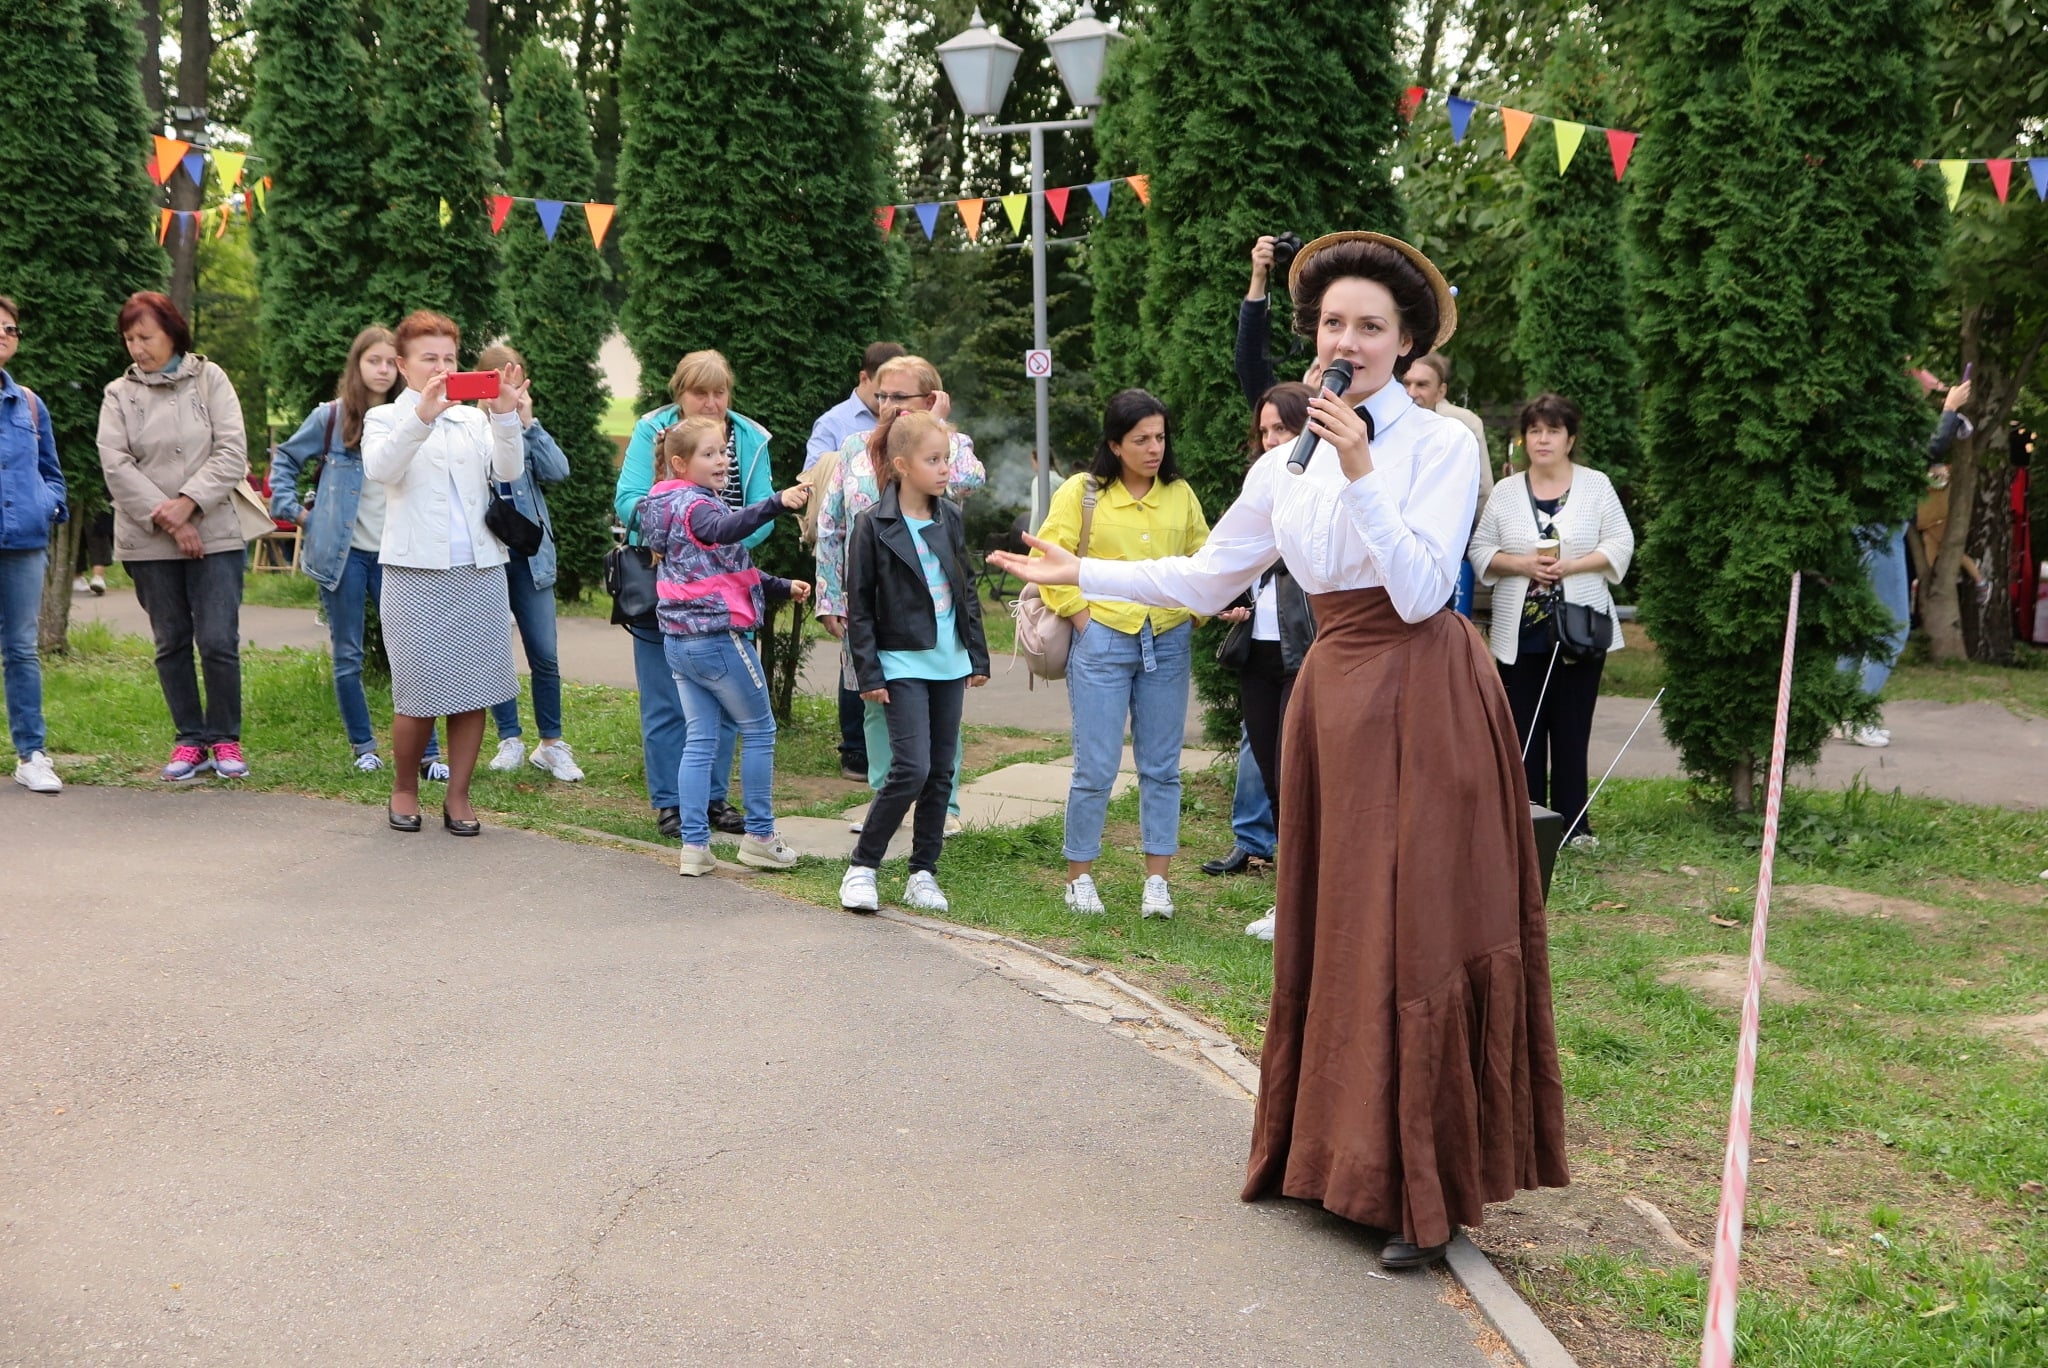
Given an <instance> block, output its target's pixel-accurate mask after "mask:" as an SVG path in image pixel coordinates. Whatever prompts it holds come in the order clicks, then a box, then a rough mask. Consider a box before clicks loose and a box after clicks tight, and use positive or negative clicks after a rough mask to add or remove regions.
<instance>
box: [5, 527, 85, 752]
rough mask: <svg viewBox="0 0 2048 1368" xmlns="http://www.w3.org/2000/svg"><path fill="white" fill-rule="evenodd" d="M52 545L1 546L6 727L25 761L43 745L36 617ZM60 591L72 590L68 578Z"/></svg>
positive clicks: (39, 609) (67, 591) (41, 599)
mask: <svg viewBox="0 0 2048 1368" xmlns="http://www.w3.org/2000/svg"><path fill="white" fill-rule="evenodd" d="M49 555H50V549H49V548H48V547H46V546H38V547H36V548H35V549H34V550H32V551H0V662H4V667H5V668H4V676H0V677H4V679H5V681H6V687H7V730H8V731H9V732H10V733H11V734H12V736H13V740H14V753H15V754H16V755H17V756H19V757H21V758H22V759H23V760H26V759H28V757H29V756H30V754H31V753H33V752H35V751H39V750H41V749H42V748H43V662H42V657H40V656H38V655H37V654H36V622H37V618H38V616H39V615H40V614H41V612H42V610H43V567H44V564H45V563H46V562H47V561H48V560H49ZM62 592H64V593H67V594H68V593H70V592H71V584H70V581H69V580H66V581H65V583H64V585H63V589H62Z"/></svg>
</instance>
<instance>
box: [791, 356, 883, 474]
mask: <svg viewBox="0 0 2048 1368" xmlns="http://www.w3.org/2000/svg"><path fill="white" fill-rule="evenodd" d="M904 351H905V348H904V346H903V344H902V343H900V342H870V343H868V349H867V350H866V351H864V352H862V353H861V357H860V383H858V384H856V385H855V386H854V387H853V393H851V394H849V395H847V396H846V398H845V399H844V400H843V401H841V402H840V403H837V404H834V405H833V406H832V407H831V408H828V409H826V410H825V411H824V412H823V413H821V414H819V415H818V421H817V422H815V423H813V424H811V440H810V441H808V442H806V443H804V469H805V470H809V469H810V468H811V467H812V466H814V465H816V464H817V463H818V458H819V457H820V456H823V455H824V454H825V453H826V452H828V451H837V450H839V448H840V447H841V446H842V445H843V444H844V443H845V441H846V439H847V438H849V437H852V436H854V435H855V434H856V433H862V432H873V431H874V430H875V422H876V418H875V372H877V371H879V370H881V369H882V363H883V362H884V361H889V360H893V359H894V358H896V357H899V356H902V355H903V354H904Z"/></svg>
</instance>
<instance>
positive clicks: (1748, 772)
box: [1728, 755, 1756, 812]
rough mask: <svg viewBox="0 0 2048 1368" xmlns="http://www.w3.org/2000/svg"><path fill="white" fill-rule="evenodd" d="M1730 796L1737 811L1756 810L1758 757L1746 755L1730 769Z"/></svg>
mask: <svg viewBox="0 0 2048 1368" xmlns="http://www.w3.org/2000/svg"><path fill="white" fill-rule="evenodd" d="M1728 796H1729V798H1730V800H1731V801H1732V802H1733V804H1734V807H1735V810H1736V811H1737V812H1755V811H1756V757H1755V756H1753V755H1745V756H1743V757H1742V758H1741V759H1740V760H1738V761H1736V762H1735V765H1734V767H1733V768H1732V769H1730V770H1729V771H1728Z"/></svg>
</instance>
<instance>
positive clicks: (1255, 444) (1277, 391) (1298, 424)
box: [1244, 380, 1316, 461]
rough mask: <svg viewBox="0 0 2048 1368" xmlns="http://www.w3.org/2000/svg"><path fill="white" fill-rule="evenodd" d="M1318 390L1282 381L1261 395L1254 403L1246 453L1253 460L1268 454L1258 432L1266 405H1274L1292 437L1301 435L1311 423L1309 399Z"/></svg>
mask: <svg viewBox="0 0 2048 1368" xmlns="http://www.w3.org/2000/svg"><path fill="white" fill-rule="evenodd" d="M1315 397H1316V392H1315V391H1314V390H1312V389H1310V388H1309V387H1308V386H1307V385H1304V384H1302V383H1301V382H1300V381H1299V380H1282V381H1281V382H1280V383H1279V384H1277V385H1275V386H1273V387H1272V388H1271V389H1269V390H1267V391H1266V392H1265V393H1264V394H1262V395H1260V396H1259V402H1258V403H1256V404H1253V405H1252V431H1251V436H1249V437H1247V438H1245V440H1244V450H1245V454H1246V455H1247V456H1249V457H1251V458H1252V459H1253V460H1254V461H1256V460H1258V459H1259V457H1261V456H1263V455H1265V454H1266V444H1265V440H1264V438H1263V436H1262V435H1261V434H1260V432H1259V424H1260V423H1262V422H1264V421H1265V417H1266V405H1268V404H1271V405H1272V406H1273V407H1274V408H1275V409H1276V410H1278V411H1279V414H1280V426H1282V427H1284V428H1286V429H1287V431H1288V434H1289V435H1290V436H1294V437H1299V436H1301V430H1302V429H1303V428H1305V427H1307V426H1308V401H1309V400H1311V399H1313V398H1315Z"/></svg>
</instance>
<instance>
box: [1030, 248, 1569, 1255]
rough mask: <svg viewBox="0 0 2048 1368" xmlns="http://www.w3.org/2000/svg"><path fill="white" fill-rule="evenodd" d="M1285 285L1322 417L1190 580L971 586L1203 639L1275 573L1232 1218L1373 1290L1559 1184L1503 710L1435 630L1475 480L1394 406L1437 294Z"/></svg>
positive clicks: (1447, 439)
mask: <svg viewBox="0 0 2048 1368" xmlns="http://www.w3.org/2000/svg"><path fill="white" fill-rule="evenodd" d="M1289 285H1290V291H1291V293H1292V294H1293V296H1294V299H1295V320H1294V321H1295V328H1296V330H1297V331H1299V332H1302V333H1304V334H1306V335H1308V336H1309V337H1311V338H1313V340H1314V342H1315V348H1316V361H1317V364H1318V365H1319V366H1322V367H1328V366H1329V365H1330V363H1331V362H1333V361H1336V360H1338V359H1342V360H1344V361H1346V362H1348V363H1349V364H1350V365H1351V367H1352V379H1351V384H1350V387H1349V389H1348V390H1347V392H1346V393H1345V394H1344V395H1343V397H1342V398H1341V399H1339V398H1337V397H1336V396H1333V395H1331V394H1329V393H1328V392H1324V393H1320V394H1318V395H1317V397H1316V398H1315V400H1314V401H1313V403H1312V404H1311V405H1310V420H1309V427H1310V430H1311V431H1313V432H1314V433H1315V434H1316V436H1317V437H1319V438H1321V439H1322V440H1321V442H1320V443H1319V444H1318V446H1317V448H1316V451H1315V453H1314V455H1313V457H1312V458H1311V459H1310V462H1309V465H1308V468H1307V469H1306V470H1305V471H1304V472H1303V473H1302V474H1300V475H1298V476H1297V475H1294V474H1291V473H1290V472H1289V471H1288V469H1287V464H1286V462H1287V457H1288V452H1289V448H1288V447H1287V446H1281V447H1278V448H1276V449H1274V450H1273V451H1270V452H1268V453H1266V455H1265V456H1263V457H1261V458H1260V459H1259V461H1258V462H1257V463H1256V464H1255V465H1254V466H1253V467H1252V471H1251V474H1250V475H1249V476H1248V477H1247V478H1246V480H1245V486H1244V492H1243V494H1242V495H1241V496H1240V497H1239V498H1238V500H1237V502H1236V503H1235V504H1233V505H1232V506H1231V508H1230V510H1229V511H1228V512H1226V513H1225V514H1224V515H1223V517H1222V518H1221V519H1219V520H1218V521H1217V523H1216V526H1215V528H1214V530H1213V531H1212V532H1211V533H1210V536H1209V540H1208V542H1207V543H1206V544H1205V545H1204V546H1203V547H1202V549H1201V550H1200V551H1199V552H1197V553H1196V554H1194V555H1192V556H1183V557H1175V558H1171V559H1163V560H1148V561H1130V562H1124V563H1110V562H1105V561H1097V560H1094V559H1089V560H1086V561H1083V560H1077V559H1076V558H1075V557H1074V556H1073V555H1072V554H1071V553H1068V552H1065V551H1063V550H1061V549H1059V548H1058V547H1054V546H1048V545H1046V544H1045V543H1042V542H1034V545H1035V546H1036V547H1037V550H1038V553H1039V554H1037V555H1034V556H1033V557H1032V558H1029V559H1026V558H1024V557H1006V556H1002V555H1000V554H994V555H992V556H991V560H994V561H995V562H996V563H997V564H999V565H1002V566H1003V567H1004V568H1005V569H1007V570H1009V571H1010V572H1011V573H1012V574H1016V575H1018V576H1020V577H1021V578H1024V579H1027V580H1030V581H1032V582H1035V583H1039V584H1077V585H1078V586H1079V587H1080V588H1081V590H1082V591H1083V592H1084V593H1086V594H1087V595H1088V596H1089V597H1090V598H1102V599H1119V598H1120V599H1128V600H1131V601H1133V602H1138V603H1151V604H1178V605H1182V606H1185V607H1187V608H1190V609H1193V610H1194V611H1195V612H1197V613H1204V614H1214V613H1217V612H1219V611H1221V610H1222V609H1223V608H1225V607H1226V606H1228V605H1229V603H1230V601H1231V600H1232V599H1234V598H1236V597H1237V595H1239V594H1240V593H1242V592H1243V591H1244V590H1245V589H1246V588H1248V587H1249V586H1250V585H1251V584H1252V582H1253V581H1254V580H1256V579H1257V578H1258V576H1259V575H1260V574H1261V573H1262V572H1263V571H1264V570H1265V568H1266V567H1267V566H1268V565H1269V564H1271V563H1272V560H1273V557H1274V556H1275V554H1278V555H1279V556H1281V557H1282V558H1284V559H1285V560H1286V562H1287V568H1288V570H1289V571H1290V572H1291V573H1292V574H1293V576H1294V578H1295V579H1296V580H1297V581H1298V582H1299V583H1300V585H1301V587H1302V588H1303V589H1304V590H1306V591H1307V592H1308V593H1309V594H1310V595H1311V596H1312V597H1311V602H1312V604H1313V606H1314V610H1315V619H1316V625H1317V633H1318V634H1317V638H1316V644H1315V646H1314V648H1313V649H1312V650H1311V651H1310V653H1309V656H1308V659H1307V661H1306V662H1305V663H1304V665H1303V666H1302V669H1301V672H1300V675H1299V676H1298V678H1297V681H1296V684H1295V690H1294V696H1293V699H1292V702H1291V705H1290V707H1289V709H1288V712H1287V719H1286V734H1285V738H1284V740H1283V743H1282V745H1283V749H1282V757H1283V758H1282V760H1281V764H1280V774H1281V783H1282V785H1283V797H1284V801H1283V802H1282V803H1281V805H1280V815H1281V829H1280V856H1279V870H1280V877H1279V908H1278V913H1279V914H1278V918H1277V921H1278V926H1277V930H1276V934H1275V937H1274V955H1273V1008H1272V1015H1271V1018H1270V1020H1269V1022H1268V1024H1267V1028H1266V1045H1265V1055H1264V1059H1263V1061H1262V1063H1263V1075H1262V1083H1261V1087H1260V1091H1259V1102H1258V1112H1257V1119H1256V1121H1255V1123H1254V1130H1253V1136H1252V1154H1251V1164H1250V1172H1249V1175H1248V1177H1247V1181H1246V1183H1245V1190H1244V1195H1245V1198H1246V1199H1247V1200H1252V1199H1255V1198H1259V1197H1265V1196H1272V1195H1281V1196H1288V1197H1299V1198H1303V1199H1305V1200H1309V1201H1314V1202H1319V1203H1321V1204H1322V1205H1323V1206H1324V1207H1325V1208H1327V1209H1328V1210H1330V1211H1332V1212H1335V1213H1336V1214H1337V1215H1339V1216H1343V1217H1345V1218H1347V1219H1349V1220H1353V1221H1357V1222H1359V1223H1361V1224H1364V1225H1368V1226H1375V1227H1378V1228H1380V1229H1382V1230H1385V1231H1387V1232H1388V1234H1389V1238H1388V1240H1387V1242H1386V1245H1385V1248H1384V1249H1383V1250H1382V1251H1381V1255H1380V1258H1381V1261H1382V1263H1383V1264H1384V1265H1385V1266H1386V1267H1389V1268H1412V1267H1418V1266H1420V1265H1423V1264H1427V1263H1430V1262H1433V1261H1434V1260H1436V1259H1439V1258H1441V1257H1442V1256H1443V1253H1444V1246H1445V1245H1447V1244H1448V1243H1449V1241H1450V1239H1451V1237H1452V1235H1453V1234H1455V1233H1456V1228H1457V1227H1458V1226H1459V1225H1461V1224H1462V1225H1477V1224H1478V1223H1479V1221H1480V1218H1481V1215H1482V1212H1483V1209H1484V1207H1485V1205H1486V1203H1488V1202H1497V1201H1502V1200H1505V1199H1506V1198H1508V1197H1510V1196H1512V1195H1513V1194H1514V1192H1515V1191H1516V1190H1517V1189H1519V1188H1533V1187H1559V1186H1562V1185H1563V1184H1564V1183H1565V1182H1566V1181H1567V1174H1566V1168H1565V1155H1564V1095H1563V1086H1562V1082H1561V1079H1560V1077H1559V1072H1558V1060H1557V1043H1556V1037H1555V1033H1554V1030H1553V1027H1552V1023H1551V1014H1550V964H1549V951H1548V947H1547V944H1546V941H1545V936H1544V921H1543V891H1542V881H1541V876H1540V874H1539V873H1538V868H1537V859H1536V839H1535V833H1534V831H1533V829H1532V828H1531V826H1530V822H1529V801H1528V789H1527V782H1526V780H1525V778H1524V776H1523V773H1522V763H1521V747H1520V745H1519V743H1518V741H1517V739H1516V734H1515V723H1514V717H1513V715H1512V714H1511V713H1510V711H1509V709H1508V700H1507V695H1506V693H1505V692H1504V691H1503V689H1502V687H1501V682H1500V675H1499V673H1498V672H1497V671H1496V670H1495V668H1494V664H1493V660H1492V658H1491V657H1490V656H1489V654H1488V652H1487V649H1486V646H1485V644H1484V643H1483V642H1482V641H1481V640H1480V637H1479V634H1478V632H1477V631H1475V630H1474V629H1473V627H1472V625H1471V624H1470V623H1469V622H1468V621H1467V620H1466V619H1464V618H1463V617H1460V616H1459V615H1458V614H1456V613H1454V612H1452V611H1450V609H1449V604H1450V602H1451V597H1452V593H1453V591H1455V590H1456V588H1457V584H1458V565H1459V562H1460V561H1461V560H1462V559H1463V557H1464V553H1465V546H1466V542H1467V539H1468V536H1469V534H1470V532H1471V528H1472V516H1473V512H1474V509H1475V507H1476V504H1477V501H1478V496H1479V480H1480V469H1479V465H1480V460H1481V457H1480V454H1479V452H1478V449H1477V446H1476V444H1475V443H1474V442H1473V440H1472V434H1471V433H1470V432H1468V431H1466V430H1465V428H1464V427H1463V426H1462V425H1460V424H1459V423H1458V422H1456V421H1455V420H1454V419H1450V418H1444V417H1440V416H1439V415H1437V414H1435V413H1432V412H1430V411H1429V410H1427V409H1423V408H1418V407H1417V406H1416V405H1415V404H1414V403H1413V402H1412V401H1411V400H1410V399H1409V397H1408V394H1407V392H1406V391H1405V390H1404V389H1403V388H1402V387H1401V384H1400V377H1401V375H1402V374H1403V373H1405V372H1406V370H1407V368H1408V366H1409V365H1410V364H1412V363H1413V362H1414V360H1415V358H1417V357H1419V356H1421V355H1423V354H1424V353H1426V352H1428V351H1430V350H1431V349H1432V348H1433V347H1440V346H1442V345H1443V344H1444V342H1445V341H1447V340H1448V339H1449V338H1450V336H1451V333H1452V331H1453V330H1454V329H1455V327H1456V326H1457V306H1456V304H1455V302H1454V300H1453V297H1452V295H1451V292H1450V288H1449V287H1448V286H1447V285H1446V284H1445V283H1444V279H1443V276H1442V274H1441V273H1440V272H1438V270H1437V269H1436V267H1435V266H1434V265H1433V264H1431V262H1430V261H1429V259H1428V258H1427V257H1425V256H1423V255H1422V253H1420V252H1418V251H1416V250H1415V249H1414V248H1413V247H1410V246H1409V245H1408V244H1406V243H1404V242H1400V241H1398V240H1396V239H1394V238H1390V237H1386V236H1383V235H1381V234H1378V233H1360V232H1349V233H1332V234H1330V235H1328V236H1326V237H1322V238H1318V239H1317V240H1316V241H1314V242H1312V243H1310V244H1309V245H1308V246H1306V247H1304V248H1303V249H1302V250H1301V252H1300V254H1299V255H1298V256H1297V257H1296V258H1295V262H1294V267H1293V270H1292V273H1291V275H1290V277H1289Z"/></svg>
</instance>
